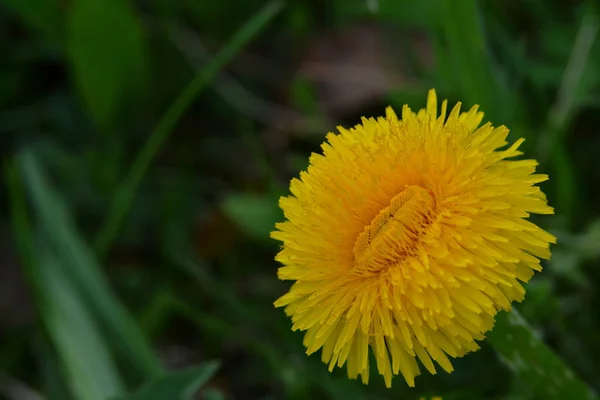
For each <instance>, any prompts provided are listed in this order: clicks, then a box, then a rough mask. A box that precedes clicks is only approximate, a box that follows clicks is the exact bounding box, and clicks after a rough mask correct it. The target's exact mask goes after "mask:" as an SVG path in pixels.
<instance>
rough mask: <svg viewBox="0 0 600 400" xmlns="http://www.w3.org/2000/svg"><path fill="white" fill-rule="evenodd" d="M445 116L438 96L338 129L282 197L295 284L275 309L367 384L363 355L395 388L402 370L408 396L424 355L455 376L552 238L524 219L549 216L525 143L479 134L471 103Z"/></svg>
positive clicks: (288, 266)
mask: <svg viewBox="0 0 600 400" xmlns="http://www.w3.org/2000/svg"><path fill="white" fill-rule="evenodd" d="M446 111H447V102H446V101H444V102H442V105H441V112H440V114H439V115H438V113H437V99H436V94H435V91H433V90H431V91H430V92H429V97H428V99H427V107H426V109H423V110H420V111H419V112H417V113H414V112H413V111H411V110H410V109H409V108H408V107H407V106H404V108H403V109H402V117H401V118H398V117H397V116H396V114H395V113H394V111H393V110H392V109H391V108H388V109H387V110H386V116H385V118H378V119H377V120H375V119H366V118H363V120H362V124H360V125H357V126H355V127H354V128H352V129H344V128H341V127H340V128H338V129H339V132H340V133H339V134H333V133H330V134H328V135H327V142H326V143H324V144H323V145H322V149H323V154H322V155H321V154H313V155H311V157H310V166H309V167H308V170H307V171H306V172H302V173H301V174H300V179H293V180H292V182H291V184H290V191H291V195H290V196H289V197H284V198H282V199H281V201H280V205H281V207H282V209H283V211H284V214H285V218H286V221H285V222H282V223H279V224H277V226H276V228H277V230H276V231H274V232H273V233H272V237H273V238H275V239H277V240H280V241H281V242H283V246H282V250H281V252H280V253H279V254H278V255H277V257H276V259H277V260H278V261H279V262H280V263H282V264H283V266H282V267H281V268H280V269H279V272H278V275H279V278H280V279H285V280H292V281H295V282H294V284H293V285H292V287H291V289H290V291H289V292H288V293H287V294H285V295H284V296H282V297H281V298H280V299H279V300H277V301H276V302H275V305H276V306H277V307H285V311H286V313H287V314H288V315H289V316H290V317H291V319H292V322H293V329H295V330H296V329H300V330H302V331H305V332H306V333H305V337H304V345H305V346H306V348H307V353H309V354H310V353H313V352H315V351H317V350H319V349H321V354H322V360H323V362H325V363H328V364H329V369H330V370H332V369H333V368H334V367H335V366H336V365H337V366H338V367H341V366H343V365H344V364H345V365H346V368H347V371H348V376H349V377H350V378H353V379H354V378H357V377H358V375H360V376H361V378H362V380H363V382H364V383H367V382H368V379H369V351H371V352H372V353H373V355H374V358H375V360H376V367H377V371H378V372H379V374H381V375H383V377H384V379H385V383H386V385H387V386H388V387H389V386H391V380H392V375H395V374H400V373H401V374H402V375H403V376H404V379H405V380H406V382H407V383H408V384H409V385H410V386H414V379H415V377H416V376H417V375H419V373H420V367H419V363H417V359H418V360H419V361H420V364H422V366H423V367H425V368H426V369H427V370H428V371H429V372H431V373H433V374H434V373H436V366H435V364H437V365H439V366H440V367H441V368H442V369H444V370H445V371H447V372H451V371H452V364H451V362H450V358H455V357H461V356H463V355H464V354H465V353H467V352H469V351H474V350H477V349H478V345H477V343H476V341H477V340H482V339H483V337H484V334H485V332H486V331H488V330H489V329H491V328H492V326H493V324H494V316H495V315H496V313H497V312H498V311H499V310H502V309H504V310H509V309H510V308H511V303H512V302H513V301H521V300H522V299H523V296H524V293H525V290H524V288H523V286H521V283H520V282H527V281H528V280H529V279H530V278H531V276H532V275H533V273H534V271H540V270H541V266H540V259H547V258H549V257H550V250H549V246H550V243H555V242H556V238H555V237H554V236H552V235H551V234H549V233H547V232H545V231H544V230H542V229H540V228H539V227H538V226H536V225H534V224H533V223H531V222H529V221H527V218H528V217H529V215H530V214H531V213H537V214H552V213H553V209H552V208H551V207H549V206H548V205H547V202H546V197H545V196H544V194H543V193H542V192H541V190H540V189H539V187H538V186H536V184H537V183H539V182H542V181H544V180H546V179H547V176H545V175H539V174H535V168H536V165H537V163H536V162H535V161H533V160H511V159H512V158H514V157H516V156H519V155H521V154H522V153H521V152H520V151H519V150H518V147H519V145H520V144H521V143H522V142H523V139H520V140H517V141H516V142H515V143H514V144H512V145H511V146H508V147H505V146H506V145H507V144H508V143H507V141H506V138H507V135H508V129H507V128H506V127H504V126H500V127H493V126H492V125H491V124H490V123H486V124H484V125H481V121H482V118H483V113H481V112H479V111H478V108H477V106H475V107H473V108H472V109H471V110H469V111H468V112H462V113H461V112H460V103H459V104H457V105H456V106H455V107H454V108H453V109H452V111H451V112H450V114H449V115H446ZM369 348H370V349H371V350H369Z"/></svg>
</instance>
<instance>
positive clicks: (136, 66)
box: [67, 0, 145, 128]
mask: <svg viewBox="0 0 600 400" xmlns="http://www.w3.org/2000/svg"><path fill="white" fill-rule="evenodd" d="M130 4H131V2H129V1H126V0H74V1H73V2H72V4H71V5H70V7H69V12H68V14H67V50H68V55H69V59H70V63H71V70H72V73H73V77H74V80H75V84H76V85H77V88H78V89H79V91H80V92H81V95H82V96H83V98H84V100H85V102H86V104H87V106H88V108H89V109H90V112H91V114H92V116H93V117H94V118H95V120H96V122H97V123H99V124H100V126H101V127H103V128H109V127H110V126H111V124H112V123H113V122H114V120H115V118H116V117H117V116H118V112H119V111H120V108H121V106H123V105H124V104H126V103H125V102H126V101H127V100H131V99H132V96H133V95H134V94H135V93H136V92H137V91H138V90H139V89H140V88H141V85H142V83H143V79H144V77H145V69H144V65H145V51H144V43H143V38H142V27H141V24H140V22H139V20H138V18H137V17H136V15H135V14H134V11H133V9H132V8H131V6H130Z"/></svg>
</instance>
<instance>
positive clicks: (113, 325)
mask: <svg viewBox="0 0 600 400" xmlns="http://www.w3.org/2000/svg"><path fill="white" fill-rule="evenodd" d="M19 164H20V167H21V170H22V172H23V176H24V180H25V187H26V189H27V191H28V193H29V197H30V199H31V201H32V203H33V207H34V209H35V211H36V214H37V218H38V220H39V225H40V228H41V229H42V231H43V232H44V233H45V234H46V235H47V238H48V241H49V244H50V245H51V246H52V248H53V250H54V251H55V253H56V255H57V256H58V257H59V258H60V260H61V262H62V264H63V267H64V270H65V274H66V275H68V276H69V277H70V278H72V279H73V282H74V283H75V284H76V286H77V287H78V288H79V290H80V291H81V293H82V294H83V295H85V296H86V299H87V300H88V301H89V304H90V307H92V309H93V310H94V312H95V313H96V314H97V316H98V317H99V318H100V320H101V321H102V323H103V326H104V327H105V328H106V329H107V330H108V331H109V332H110V334H111V336H112V337H114V338H115V340H116V343H117V345H119V350H120V351H119V354H120V355H121V356H123V358H124V359H125V360H127V362H129V363H130V364H132V366H133V368H134V370H135V371H137V372H138V373H139V374H140V375H141V377H144V378H150V377H153V376H156V375H158V374H160V373H161V372H162V366H161V364H160V362H159V361H158V359H157V358H156V357H155V355H154V353H153V351H152V349H151V347H150V345H149V344H148V342H147V340H146V338H145V337H144V336H143V334H142V332H141V331H140V329H139V327H138V326H137V325H136V323H135V322H134V320H133V318H132V317H131V315H130V314H129V313H128V312H127V310H126V309H125V308H124V307H123V306H122V305H121V303H119V301H118V299H117V298H116V297H115V296H114V294H113V293H112V291H111V289H110V287H109V285H108V283H107V281H106V278H105V276H104V275H103V273H102V269H101V268H100V265H99V264H98V262H97V261H96V259H95V258H94V256H93V254H92V251H91V249H89V248H88V246H87V244H86V243H85V242H84V240H83V239H82V237H81V235H80V234H79V233H78V232H77V229H76V227H75V225H74V224H73V221H72V219H71V216H70V215H69V213H68V212H67V210H66V208H65V205H64V203H63V201H62V199H60V197H59V196H58V195H57V194H56V193H55V192H54V191H53V189H52V188H51V186H50V185H49V183H48V182H47V181H46V178H45V177H44V175H43V173H42V169H41V168H40V166H39V165H38V162H37V160H36V158H35V155H34V154H32V153H31V152H30V151H25V152H23V153H22V154H21V155H20V156H19Z"/></svg>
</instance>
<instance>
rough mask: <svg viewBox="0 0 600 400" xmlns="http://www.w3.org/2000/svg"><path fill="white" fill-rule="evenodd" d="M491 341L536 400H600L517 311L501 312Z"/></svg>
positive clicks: (489, 335)
mask: <svg viewBox="0 0 600 400" xmlns="http://www.w3.org/2000/svg"><path fill="white" fill-rule="evenodd" d="M488 341H489V342H490V343H491V344H492V346H493V347H494V349H495V350H496V351H497V352H498V354H499V356H500V357H501V359H502V361H503V362H505V364H506V365H507V366H508V367H509V368H510V369H511V370H512V371H513V373H514V374H515V375H516V376H517V377H518V378H519V380H521V381H523V382H526V383H527V386H528V387H529V388H530V389H531V390H532V392H533V393H535V395H536V397H535V398H540V399H545V400H552V399H556V400H564V399H578V400H586V399H590V400H592V399H598V397H596V394H595V393H594V392H593V391H592V390H591V389H590V388H589V387H588V386H587V385H586V384H585V383H584V382H583V381H581V380H580V379H579V378H578V377H577V376H576V375H575V373H574V372H573V371H572V370H571V368H569V366H568V365H567V364H566V363H565V362H564V361H563V360H562V359H561V358H560V357H559V356H557V355H556V354H555V353H554V352H553V351H552V350H550V349H549V348H548V347H546V345H545V344H544V343H543V342H542V341H541V339H540V338H539V337H538V336H536V334H535V332H534V331H533V329H532V328H531V327H530V326H529V325H528V324H527V321H525V319H524V318H523V317H522V316H521V314H519V312H518V311H517V310H512V311H511V312H510V313H506V312H501V313H499V314H498V315H497V317H496V326H495V327H494V329H493V330H492V331H491V332H490V333H489V334H488Z"/></svg>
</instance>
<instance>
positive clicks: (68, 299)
mask: <svg viewBox="0 0 600 400" xmlns="http://www.w3.org/2000/svg"><path fill="white" fill-rule="evenodd" d="M6 170H7V175H8V177H7V178H8V182H9V188H10V189H9V190H10V197H11V209H12V210H11V211H12V216H13V230H14V233H15V238H16V241H17V248H18V250H19V254H20V256H21V257H22V261H23V266H24V268H25V270H26V275H27V276H28V278H29V283H30V286H31V291H32V292H33V293H34V294H35V299H36V303H37V308H38V312H39V315H40V317H41V319H42V321H43V325H44V327H45V330H46V331H47V333H48V336H49V338H50V340H51V341H52V344H53V345H54V347H55V348H56V350H57V353H58V355H59V357H60V364H61V366H62V369H63V370H64V373H65V376H66V377H67V383H68V385H69V389H70V391H71V392H72V394H73V396H74V397H75V398H77V399H81V400H105V399H107V398H110V397H114V396H119V395H121V394H123V393H124V390H123V383H122V382H121V379H120V376H119V374H118V372H117V369H116V367H115V366H114V364H113V361H112V359H111V356H110V353H109V351H108V348H107V346H106V344H105V342H104V339H103V338H102V337H101V335H100V334H99V333H98V332H99V331H98V329H97V327H96V325H95V322H94V320H93V318H92V316H91V315H90V313H89V311H88V310H87V309H86V307H85V303H84V301H82V299H81V295H80V293H78V292H77V290H76V289H75V287H74V286H73V283H72V282H71V281H70V280H69V279H68V278H67V276H66V275H65V273H64V270H63V268H62V267H61V266H60V265H59V260H58V259H57V258H56V257H55V255H54V254H53V253H52V252H51V251H50V250H49V248H48V246H42V247H38V245H37V244H36V241H35V240H34V236H33V232H32V229H31V225H30V223H29V218H28V216H27V210H26V202H25V195H24V192H23V188H22V185H21V182H20V176H19V171H18V169H17V167H16V165H15V164H14V163H11V164H10V165H8V166H7V168H6Z"/></svg>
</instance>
